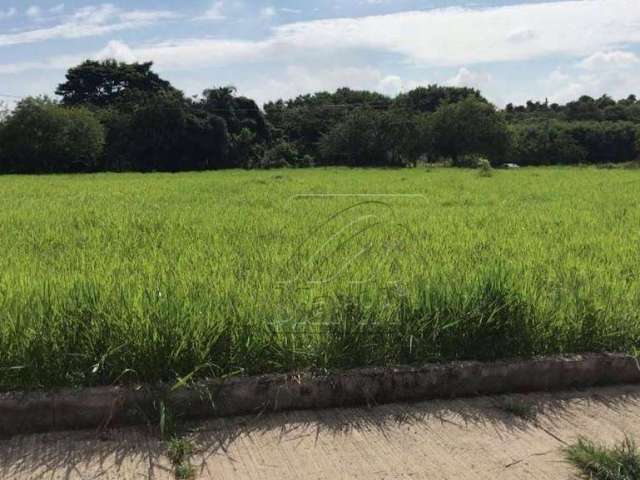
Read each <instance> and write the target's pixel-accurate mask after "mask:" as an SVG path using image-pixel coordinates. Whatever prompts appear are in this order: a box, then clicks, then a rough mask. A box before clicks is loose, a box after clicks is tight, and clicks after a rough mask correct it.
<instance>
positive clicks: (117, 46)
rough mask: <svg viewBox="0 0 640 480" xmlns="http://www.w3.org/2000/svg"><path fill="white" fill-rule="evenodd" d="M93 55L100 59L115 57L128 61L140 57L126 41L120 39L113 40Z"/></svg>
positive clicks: (121, 60) (115, 58)
mask: <svg viewBox="0 0 640 480" xmlns="http://www.w3.org/2000/svg"><path fill="white" fill-rule="evenodd" d="M92 57H93V58H95V59H98V60H105V59H114V60H118V61H120V62H127V63H133V62H137V61H138V57H137V56H136V54H135V53H134V52H133V50H131V48H129V46H128V45H127V44H126V43H124V42H120V41H118V40H111V41H110V42H109V43H108V44H107V46H106V47H105V48H103V49H102V50H100V51H99V52H98V53H96V54H95V55H92Z"/></svg>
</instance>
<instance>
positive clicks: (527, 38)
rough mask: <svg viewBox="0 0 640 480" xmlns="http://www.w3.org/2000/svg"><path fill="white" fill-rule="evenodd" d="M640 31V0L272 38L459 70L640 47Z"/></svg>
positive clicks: (371, 21)
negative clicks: (459, 67)
mask: <svg viewBox="0 0 640 480" xmlns="http://www.w3.org/2000/svg"><path fill="white" fill-rule="evenodd" d="M513 25H521V27H519V28H518V29H517V30H515V31H514V30H513ZM639 26H640V2H638V1H637V0H572V1H556V2H548V3H535V4H520V5H512V6H506V7H494V8H486V9H472V8H444V9H436V10H429V11H414V12H402V13H395V14H390V15H379V16H371V17H363V18H343V19H330V20H320V21H314V22H301V23H295V24H289V25H284V26H281V27H279V28H277V29H276V30H275V33H274V37H275V40H277V41H278V42H280V43H282V42H286V43H288V44H293V45H298V46H299V48H305V49H345V48H360V49H371V50H376V51H385V52H392V53H397V54H400V55H402V56H403V57H405V58H406V59H408V60H410V61H412V62H414V63H417V64H428V65H440V66H456V65H465V64H466V65H469V64H476V63H486V62H499V61H514V60H528V59H531V58H539V57H545V56H549V55H559V54H560V55H562V54H567V55H586V54H589V53H590V52H593V51H595V50H599V49H603V48H605V47H607V46H611V45H616V44H619V43H626V42H640V28H638V27H639ZM514 40H517V41H514Z"/></svg>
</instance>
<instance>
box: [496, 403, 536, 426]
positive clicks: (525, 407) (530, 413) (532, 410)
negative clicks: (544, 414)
mask: <svg viewBox="0 0 640 480" xmlns="http://www.w3.org/2000/svg"><path fill="white" fill-rule="evenodd" d="M496 408H498V409H499V410H502V411H503V412H506V413H508V414H510V415H513V416H514V417H518V418H520V419H522V420H526V421H531V420H535V419H536V417H537V414H538V410H537V408H536V406H535V405H534V404H533V403H529V402H525V401H518V400H514V399H507V400H504V401H503V402H502V403H500V404H498V405H497V406H496Z"/></svg>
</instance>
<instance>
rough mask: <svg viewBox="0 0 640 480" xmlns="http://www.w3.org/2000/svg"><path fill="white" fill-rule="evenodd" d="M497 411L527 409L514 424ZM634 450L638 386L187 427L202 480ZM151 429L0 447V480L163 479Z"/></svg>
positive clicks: (370, 475) (559, 475)
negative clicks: (575, 450) (609, 446)
mask: <svg viewBox="0 0 640 480" xmlns="http://www.w3.org/2000/svg"><path fill="white" fill-rule="evenodd" d="M505 402H507V403H508V402H527V403H531V404H533V405H534V407H535V409H536V410H537V412H538V413H537V416H536V417H535V419H528V420H524V419H521V418H519V417H517V416H514V415H513V414H512V413H509V412H508V411H505V410H504V409H503V408H502V407H501V406H502V405H504V404H505ZM625 434H631V435H635V436H636V437H637V438H639V439H640V386H626V387H616V388H602V389H593V390H589V391H584V392H566V393H561V394H554V395H550V394H535V395H512V396H502V397H491V398H490V397H481V398H475V399H469V400H451V401H432V402H425V403H419V404H412V405H384V406H377V407H371V408H353V409H339V410H324V411H317V412H292V413H283V414H276V415H268V416H262V417H243V418H234V419H221V420H213V421H209V422H201V423H198V424H194V425H189V432H188V433H187V436H188V437H189V438H190V439H191V440H192V441H193V443H194V444H195V446H196V451H195V454H194V455H193V457H192V464H193V466H194V467H195V471H196V477H197V478H203V479H209V478H211V479H318V480H320V479H327V480H329V479H331V480H333V479H405V478H406V479H426V478H428V479H461V480H464V479H474V480H476V479H491V480H493V479H536V480H543V479H553V480H561V479H570V478H574V477H573V475H574V472H573V471H572V469H571V467H570V466H569V465H567V464H566V463H565V462H564V460H563V457H562V448H563V446H565V445H566V444H568V443H571V442H572V441H574V440H575V439H576V438H577V437H578V436H581V435H582V436H586V437H589V438H593V439H597V440H598V441H601V442H604V443H613V442H616V441H619V440H621V439H622V438H623V437H624V435H625ZM165 452H166V447H165V445H164V444H163V443H162V442H160V441H159V440H158V436H157V433H156V432H154V429H153V428H151V427H143V428H127V429H118V430H109V431H103V432H62V433H52V434H45V435H30V436H22V437H14V438H12V439H8V440H1V441H0V479H47V480H49V479H65V480H66V479H94V478H95V479H104V480H107V479H118V480H121V479H126V480H128V479H172V478H174V474H173V470H172V467H171V465H170V463H169V461H168V459H167V458H166V456H165Z"/></svg>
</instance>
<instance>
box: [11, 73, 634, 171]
mask: <svg viewBox="0 0 640 480" xmlns="http://www.w3.org/2000/svg"><path fill="white" fill-rule="evenodd" d="M57 94H58V95H59V96H60V97H61V100H60V102H59V103H58V102H56V101H53V100H50V99H47V98H42V97H39V98H27V99H24V100H22V101H21V102H19V104H18V105H17V107H16V108H15V109H14V110H13V111H7V110H6V109H5V108H0V172H23V173H39V172H80V171H105V170H106V171H127V170H134V171H155V170H162V171H181V170H204V169H220V168H274V167H279V166H312V165H350V166H395V167H397V166H409V165H416V164H418V163H420V162H423V163H424V162H449V163H452V164H454V165H467V164H469V163H470V162H471V163H473V162H476V160H479V159H480V157H485V160H483V162H485V164H486V159H488V160H489V161H490V162H491V163H493V164H500V163H503V162H507V161H508V162H512V163H519V164H522V165H542V164H578V163H616V162H626V161H629V160H634V159H636V158H637V157H638V155H639V153H640V102H639V101H638V98H637V97H636V96H635V95H629V96H628V97H626V98H623V99H620V100H615V99H613V98H611V97H609V96H607V95H603V96H601V97H599V98H592V97H589V96H582V97H580V98H578V99H576V100H574V101H571V102H568V103H566V104H564V105H562V104H558V103H549V102H548V101H546V100H545V101H537V100H536V101H534V100H529V101H527V102H526V103H525V104H524V105H514V104H508V105H507V106H506V107H505V108H504V109H502V110H499V109H497V108H496V107H495V106H494V105H492V104H491V103H490V102H489V101H488V100H487V99H486V98H484V97H483V96H482V94H481V93H480V92H479V91H478V90H475V89H472V88H466V87H451V86H440V85H427V86H424V87H422V86H421V87H417V88H415V89H413V90H411V91H408V92H405V93H402V94H400V95H398V96H397V97H395V98H390V97H388V96H385V95H383V94H381V93H378V92H372V91H367V90H354V89H350V88H339V89H337V90H336V91H334V92H327V91H323V92H316V93H309V94H305V95H300V96H298V97H295V98H292V99H288V100H285V99H280V100H275V101H271V102H268V103H266V104H265V105H264V107H263V108H262V109H261V108H260V106H259V105H258V104H256V102H255V101H254V100H252V99H251V98H247V97H244V96H242V95H238V93H237V92H236V89H235V88H234V87H232V86H228V85H222V86H213V87H211V88H208V89H206V90H204V91H203V92H202V94H201V95H200V96H196V97H190V98H189V97H186V96H185V95H184V94H183V93H182V92H181V91H179V90H178V89H176V88H174V87H173V86H172V85H171V83H170V82H168V81H167V80H165V79H163V78H161V77H160V75H158V74H157V73H156V72H154V71H153V65H152V64H151V63H123V62H117V61H115V60H103V61H94V60H87V61H85V62H83V63H82V64H80V65H78V66H76V67H73V68H71V69H69V71H68V72H67V74H66V80H65V81H64V82H63V83H61V84H60V85H59V87H58V89H57Z"/></svg>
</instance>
